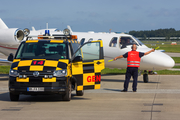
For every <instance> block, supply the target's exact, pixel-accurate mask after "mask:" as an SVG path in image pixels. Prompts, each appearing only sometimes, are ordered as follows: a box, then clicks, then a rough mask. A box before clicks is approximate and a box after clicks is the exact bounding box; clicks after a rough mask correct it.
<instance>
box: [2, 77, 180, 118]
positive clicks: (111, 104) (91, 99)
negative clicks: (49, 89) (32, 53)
mask: <svg viewBox="0 0 180 120" xmlns="http://www.w3.org/2000/svg"><path fill="white" fill-rule="evenodd" d="M124 78H125V76H124V75H103V76H102V82H101V89H99V90H86V91H85V93H84V96H76V95H75V92H72V100H71V101H70V102H65V101H62V100H61V96H60V95H48V96H29V95H21V96H20V100H19V101H17V102H12V101H10V99H9V93H8V75H6V74H5V75H3V74H1V75H0V120H50V119H52V120H178V119H179V118H180V75H149V83H144V82H143V76H139V80H138V90H137V92H132V90H131V89H132V80H131V82H130V84H129V90H128V92H125V93H124V92H121V90H122V89H123V83H124Z"/></svg>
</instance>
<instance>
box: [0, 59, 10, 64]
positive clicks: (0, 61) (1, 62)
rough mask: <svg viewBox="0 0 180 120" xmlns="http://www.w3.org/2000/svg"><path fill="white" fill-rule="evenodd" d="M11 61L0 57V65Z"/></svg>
mask: <svg viewBox="0 0 180 120" xmlns="http://www.w3.org/2000/svg"><path fill="white" fill-rule="evenodd" d="M11 63H12V62H10V61H8V60H7V59H1V58H0V65H11Z"/></svg>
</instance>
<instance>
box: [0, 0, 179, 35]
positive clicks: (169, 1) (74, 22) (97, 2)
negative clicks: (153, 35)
mask: <svg viewBox="0 0 180 120" xmlns="http://www.w3.org/2000/svg"><path fill="white" fill-rule="evenodd" d="M0 18H1V19H2V20H3V21H4V22H5V23H6V25H7V26H8V27H9V28H29V29H31V27H32V26H34V27H35V29H36V30H38V29H45V28H46V23H48V26H49V28H58V29H60V30H63V29H65V28H66V27H67V25H70V26H71V29H72V30H73V31H75V32H87V31H95V32H109V30H110V29H111V31H113V32H129V31H131V30H136V31H139V30H156V29H164V28H175V29H176V30H180V0H1V4H0Z"/></svg>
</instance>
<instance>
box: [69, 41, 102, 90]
mask: <svg viewBox="0 0 180 120" xmlns="http://www.w3.org/2000/svg"><path fill="white" fill-rule="evenodd" d="M102 69H104V53H103V43H102V40H98V41H90V42H87V43H85V44H83V45H82V46H81V47H80V48H79V49H78V50H77V51H76V52H75V54H74V55H73V57H72V76H73V78H75V79H76V81H77V91H81V90H86V89H100V83H101V70H102Z"/></svg>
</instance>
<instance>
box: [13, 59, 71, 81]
mask: <svg viewBox="0 0 180 120" xmlns="http://www.w3.org/2000/svg"><path fill="white" fill-rule="evenodd" d="M33 62H41V63H40V64H34V63H33ZM68 63H69V60H68V59H64V60H62V59H60V60H47V59H32V60H21V59H14V60H13V63H12V65H11V69H13V70H18V71H20V72H21V71H26V72H29V71H30V72H31V71H42V72H43V71H46V72H47V71H55V70H62V69H67V66H68ZM16 81H17V82H29V78H28V77H27V78H26V79H25V78H18V77H17V78H16ZM42 82H56V78H55V77H53V78H51V79H42Z"/></svg>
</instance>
